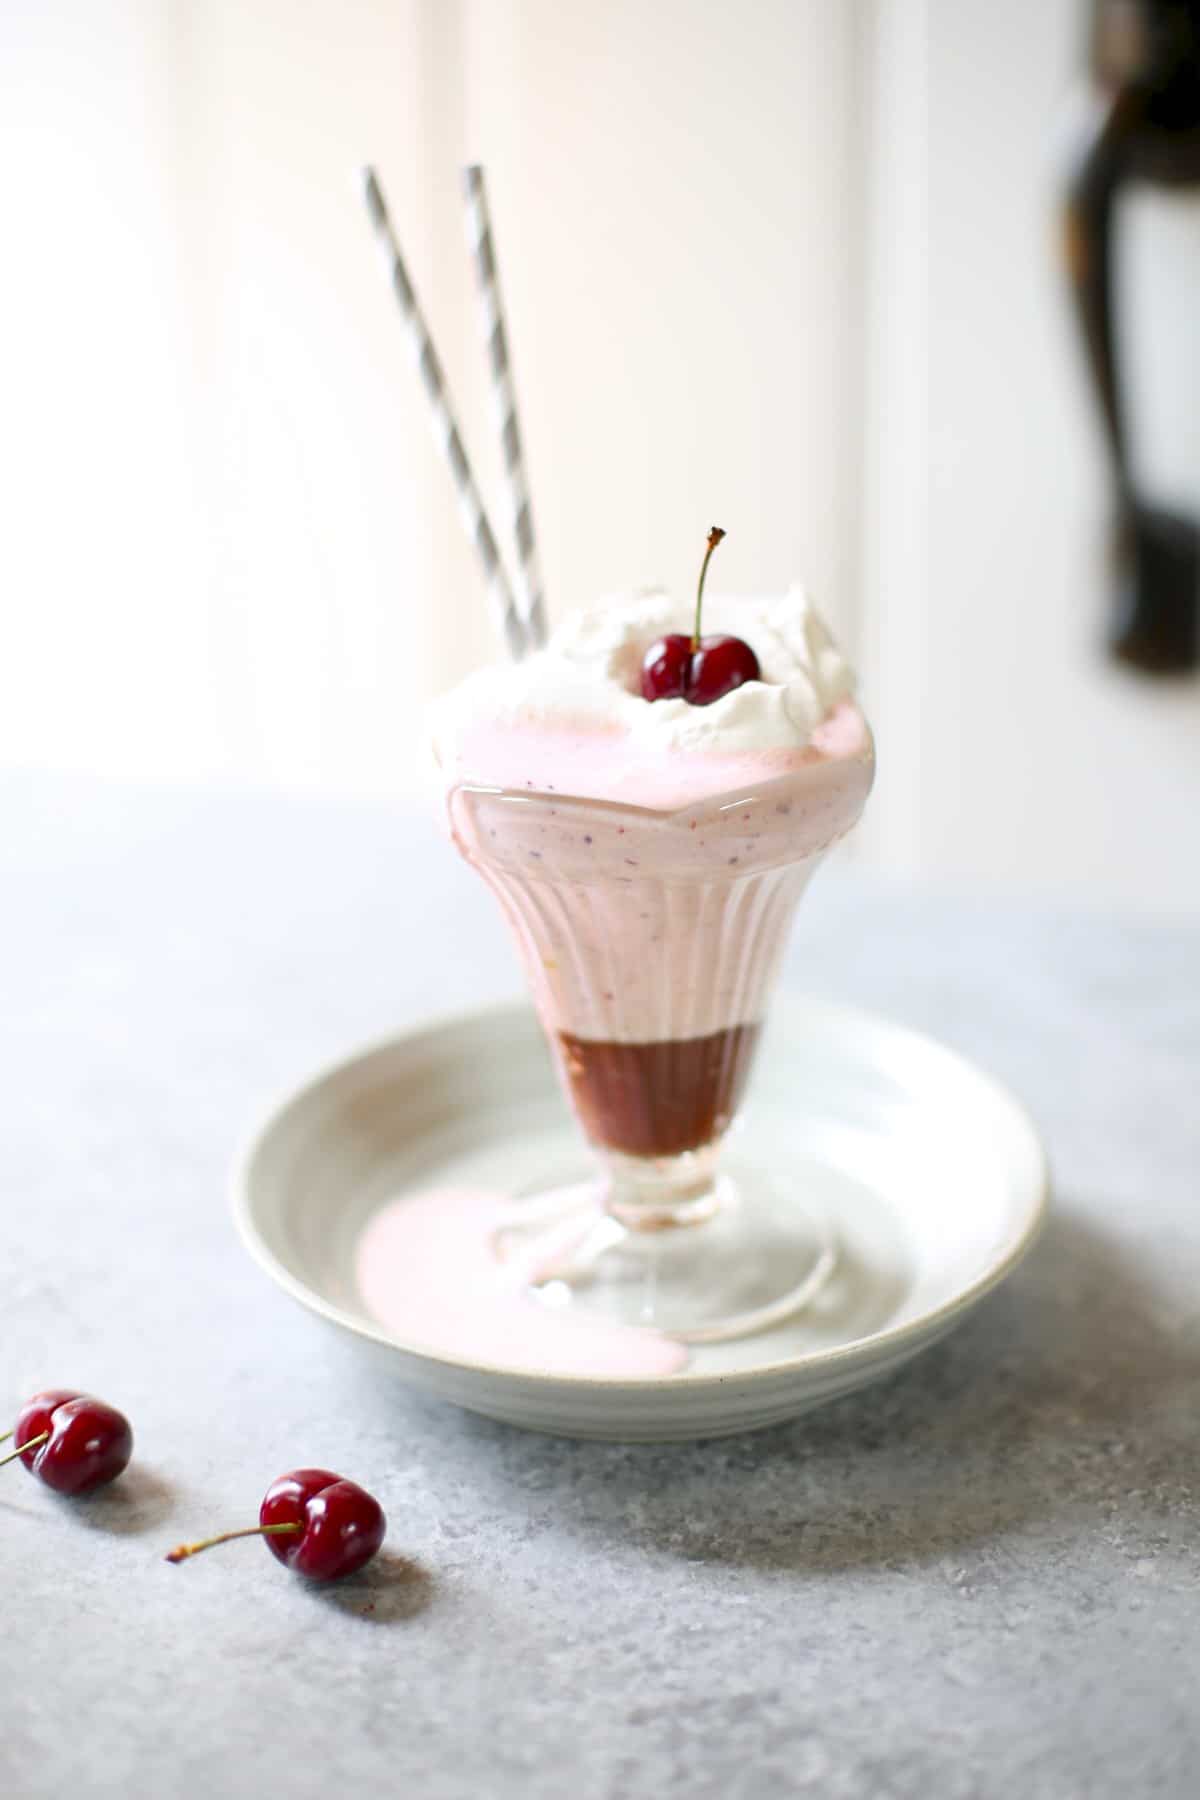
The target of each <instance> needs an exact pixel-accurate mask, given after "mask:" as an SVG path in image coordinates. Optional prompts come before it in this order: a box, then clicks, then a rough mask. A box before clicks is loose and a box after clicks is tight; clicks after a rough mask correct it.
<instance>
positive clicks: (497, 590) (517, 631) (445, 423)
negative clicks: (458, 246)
mask: <svg viewBox="0 0 1200 1800" xmlns="http://www.w3.org/2000/svg"><path fill="white" fill-rule="evenodd" d="M362 180H363V196H364V198H365V200H366V203H367V212H368V214H369V215H370V219H371V224H372V225H373V226H374V228H375V234H376V236H377V237H378V239H379V244H380V248H381V250H382V252H383V255H384V259H385V261H386V263H387V267H388V274H389V277H390V279H391V284H392V292H393V293H394V294H395V296H396V301H397V304H398V305H399V307H400V313H401V316H402V318H403V319H404V322H405V324H406V325H407V327H408V334H409V339H410V342H411V344H412V349H413V354H414V355H415V357H416V359H417V366H418V368H419V369H420V372H421V380H422V381H423V382H424V384H425V393H426V396H427V397H428V400H429V414H430V422H431V424H432V426H433V435H434V437H435V439H436V440H437V443H438V445H439V447H440V448H441V451H442V453H443V455H444V456H445V458H446V461H447V463H448V464H449V467H450V473H451V475H452V477H453V479H454V486H455V491H456V492H457V495H458V506H459V511H460V512H461V514H462V518H463V523H464V524H465V525H466V528H467V532H468V535H469V536H470V539H471V542H472V543H473V544H474V545H475V548H476V550H477V551H478V553H479V559H480V561H481V562H482V564H483V571H484V575H485V577H486V579H487V584H488V597H489V599H490V601H491V603H492V609H493V611H494V613H495V615H496V623H497V625H498V626H499V629H500V631H501V633H502V635H503V638H504V641H505V643H506V645H507V646H508V650H509V653H510V655H512V656H515V657H521V656H524V654H525V652H526V650H527V649H528V648H529V640H528V637H527V635H526V631H525V626H524V624H523V623H522V620H521V617H520V615H519V613H518V611H517V605H516V601H515V600H514V598H513V591H512V587H511V585H510V583H509V579H508V574H507V572H506V570H505V567H504V563H503V561H502V560H501V556H500V552H499V550H498V548H497V546H496V539H495V537H494V535H493V533H492V528H491V525H490V524H489V523H488V516H487V513H486V512H485V511H484V506H483V499H482V497H481V495H480V492H479V488H478V486H477V485H476V482H475V477H474V475H473V474H472V473H471V465H470V463H469V462H468V461H467V453H466V451H465V450H464V448H463V441H462V435H461V433H460V432H459V429H458V425H457V423H456V421H455V418H454V412H453V409H452V408H451V405H450V396H449V394H448V392H447V390H446V377H445V375H444V374H443V372H442V365H441V362H440V360H439V358H438V353H437V351H436V350H435V349H434V347H433V339H432V338H431V337H430V335H429V327H428V326H427V325H426V323H425V317H424V314H423V313H422V311H421V308H420V305H419V304H418V301H417V296H416V294H415V292H414V291H413V284H412V282H411V280H410V279H409V274H408V270H407V268H406V267H405V264H404V258H403V256H402V255H401V253H400V246H399V244H398V243H397V242H396V234H395V232H394V231H393V229H392V222H391V219H390V218H389V217H388V209H387V203H386V201H385V200H384V197H383V189H382V188H381V187H380V185H379V178H378V176H377V175H376V173H375V171H374V169H372V168H366V169H364V170H363V175H362Z"/></svg>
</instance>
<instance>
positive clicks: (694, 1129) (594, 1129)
mask: <svg viewBox="0 0 1200 1800" xmlns="http://www.w3.org/2000/svg"><path fill="white" fill-rule="evenodd" d="M758 1036H759V1027H758V1026H757V1025H731V1026H728V1027H726V1029H724V1030H723V1031H714V1032H710V1033H709V1035H708V1036H707V1037H695V1038H674V1039H670V1038H668V1039H665V1040H664V1041H662V1042H659V1043H652V1044H619V1043H599V1042H596V1041H595V1040H594V1039H591V1038H580V1037H574V1036H572V1034H571V1033H570V1032H569V1031H560V1032H559V1033H558V1042H559V1049H560V1054H561V1060H562V1067H563V1072H564V1074H565V1076H566V1081H567V1085H568V1088H569V1090H570V1094H571V1098H572V1100H573V1102H574V1105H575V1110H576V1112H577V1114H578V1116H579V1119H580V1122H581V1123H582V1125H583V1128H584V1130H585V1131H586V1132H587V1135H588V1136H589V1137H590V1138H591V1139H592V1141H593V1143H596V1144H602V1145H605V1146H607V1148H608V1149H610V1150H622V1151H624V1152H625V1153H626V1154H627V1155H629V1156H676V1155H678V1154H679V1153H680V1152H681V1151H683V1150H697V1149H699V1148H700V1147H701V1145H704V1144H709V1143H711V1142H712V1141H713V1139H714V1138H717V1137H719V1136H720V1135H721V1133H722V1132H723V1131H724V1130H725V1129H726V1127H727V1126H728V1124H729V1122H730V1120H731V1119H732V1118H733V1115H734V1114H735V1113H736V1111H737V1109H738V1106H739V1104H740V1102H741V1098H742V1093H743V1091H744V1089H745V1085H746V1079H747V1076H748V1075H749V1073H750V1065H751V1063H752V1062H753V1060H754V1052H755V1049H756V1048H757V1045H758Z"/></svg>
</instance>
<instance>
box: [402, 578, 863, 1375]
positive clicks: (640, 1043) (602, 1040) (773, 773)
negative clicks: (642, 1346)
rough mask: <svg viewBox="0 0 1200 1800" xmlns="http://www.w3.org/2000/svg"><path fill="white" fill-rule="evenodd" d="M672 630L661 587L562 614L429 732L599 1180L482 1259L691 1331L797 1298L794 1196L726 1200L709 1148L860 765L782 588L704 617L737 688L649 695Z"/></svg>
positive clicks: (459, 831)
mask: <svg viewBox="0 0 1200 1800" xmlns="http://www.w3.org/2000/svg"><path fill="white" fill-rule="evenodd" d="M687 622H688V621H687V616H686V611H685V609H683V608H680V607H678V606H677V605H674V604H673V603H672V602H671V601H670V600H669V599H667V598H666V597H665V596H663V595H651V596H648V597H643V598H639V599H636V600H632V601H625V602H620V603H615V604H612V605H610V606H608V607H605V608H600V609H596V610H594V611H589V612H585V613H582V614H579V615H577V616H576V617H575V618H574V619H572V620H570V621H568V622H567V623H566V624H565V625H564V626H563V627H562V628H561V629H560V630H559V631H558V632H557V633H556V634H555V635H554V636H553V638H552V639H551V641H550V643H549V645H548V646H547V647H546V648H545V649H544V650H542V651H539V652H538V653H537V654H535V655H533V656H531V657H529V658H527V659H526V660H525V661H523V662H521V663H518V664H515V665H511V666H508V667H504V668H494V669H486V670H482V671H480V672H479V673H478V674H476V675H474V676H471V677H469V678H468V679H467V681H465V682H464V683H462V684H461V685H460V687H459V688H457V689H456V690H455V691H454V692H453V693H452V694H451V695H449V696H448V697H447V698H446V699H445V700H444V701H442V702H441V703H440V705H439V707H438V709H437V712H436V714H435V724H434V732H435V747H436V751H437V756H438V760H439V763H440V766H441V771H442V775H443V777H444V780H445V784H446V790H447V804H448V810H449V819H450V826H451V830H452V833H453V837H454V841H455V843H456V845H457V846H458V848H459V850H460V851H461V853H462V855H463V856H464V857H465V858H466V860H467V861H468V862H469V863H470V864H471V865H472V866H473V867H474V868H476V869H477V870H478V871H479V873H480V874H481V875H482V876H483V878H484V880H485V881H486V882H487V883H488V885H489V887H490V888H491V889H492V891H493V892H494V893H495V895H496V897H497V899H498V900H499V902H500V905H501V907H502V908H503V910H504V913H505V916H506V918H507V919H508V922H509V925H510V927H511V929H512V932H513V935H514V937H515V940H516V943H517V947H518V950H519V952H520V955H521V959H522V962H523V964H524V968H525V973H526V976H527V978H528V981H529V985H530V989H531V992H532V995H533V998H534V1003H535V1005H536V1007H537V1010H538V1014H539V1017H540V1019H541V1021H542V1024H543V1026H544V1028H545V1030H546V1034H547V1037H548V1039H549V1042H550V1044H551V1047H552V1049H553V1051H554V1054H555V1058H556V1061H557V1065H558V1068H559V1071H560V1075H561V1078H562V1081H563V1086H564V1089H565V1092H566V1094H567V1097H568V1099H569V1101H570V1102H571V1105H572V1107H573V1109H574V1111H575V1113H576V1116H577V1118H578V1120H579V1122H580V1124H581V1126H582V1128H583V1131H584V1133H585V1134H586V1136H587V1137H588V1139H589V1140H590V1141H591V1143H592V1145H593V1146H594V1147H595V1149H596V1150H597V1151H598V1152H599V1153H600V1156H601V1158H602V1161H603V1164H604V1171H605V1173H604V1177H603V1179H602V1180H601V1181H599V1182H594V1181H593V1182H592V1183H590V1184H589V1183H584V1184H581V1186H580V1188H579V1189H578V1190H573V1191H572V1192H570V1193H568V1194H566V1195H564V1196H562V1197H561V1203H556V1202H554V1201H551V1202H549V1203H547V1202H545V1201H544V1200H543V1201H542V1202H539V1203H537V1204H533V1203H531V1205H530V1209H529V1222H528V1224H525V1223H522V1222H521V1220H520V1219H518V1220H517V1221H516V1223H515V1224H514V1226H513V1228H512V1231H511V1232H510V1233H506V1234H503V1237H502V1241H500V1242H499V1243H498V1246H497V1249H498V1251H499V1253H501V1254H504V1255H509V1256H519V1257H521V1258H523V1259H525V1260H526V1261H527V1262H528V1265H529V1271H530V1277H529V1278H530V1282H531V1285H532V1286H533V1288H534V1289H535V1291H539V1292H541V1293H542V1294H543V1295H544V1296H545V1297H547V1298H550V1299H552V1300H554V1302H555V1303H557V1304H562V1303H564V1301H566V1302H569V1303H575V1304H581V1305H586V1306H589V1307H599V1308H601V1309H603V1310H606V1311H608V1312H609V1313H610V1314H613V1315H615V1316H617V1317H620V1318H622V1319H624V1320H626V1321H631V1322H637V1323H641V1324H653V1325H655V1326H657V1327H658V1328H659V1329H661V1330H664V1331H667V1332H671V1333H673V1334H674V1335H677V1336H679V1337H681V1338H683V1339H690V1340H692V1341H700V1340H703V1339H706V1338H717V1337H724V1336H732V1335H737V1334H738V1333H740V1332H742V1331H745V1330H748V1329H755V1328H758V1327H761V1326H762V1325H763V1324H765V1323H767V1322H769V1321H773V1320H774V1319H776V1318H779V1317H781V1316H784V1315H785V1314H786V1313H787V1312H788V1311H790V1310H791V1309H792V1307H793V1306H794V1305H795V1304H798V1303H799V1301H798V1299H797V1296H799V1295H801V1294H802V1293H807V1292H808V1291H811V1281H812V1276H813V1270H814V1265H815V1263H816V1262H817V1261H818V1260H819V1256H818V1251H817V1249H816V1248H815V1239H814V1234H813V1231H812V1229H811V1227H810V1225H809V1223H808V1222H807V1221H805V1220H804V1218H803V1212H802V1208H799V1207H794V1208H793V1209H792V1211H791V1212H789V1202H788V1199H787V1196H786V1195H784V1196H782V1197H781V1196H780V1195H779V1194H778V1193H772V1194H771V1195H769V1196H765V1197H764V1196H762V1195H758V1196H756V1195H754V1194H752V1193H750V1192H749V1191H747V1190H746V1188H745V1186H744V1184H743V1185H741V1186H736V1187H735V1185H734V1184H733V1183H731V1182H730V1181H729V1180H728V1179H727V1178H725V1177H723V1176H722V1175H721V1174H720V1173H719V1170H718V1166H717V1153H718V1150H719V1147H720V1144H721V1140H722V1138H723V1137H724V1136H725V1133H726V1132H727V1130H728V1127H729V1125H730V1123H731V1121H732V1120H733V1117H734V1115H735V1114H736V1112H737V1109H738V1106H739V1103H740V1100H741V1097H742V1093H743V1090H744V1087H745V1084H746V1080H747V1078H748V1075H749V1073H750V1069H751V1065H752V1062H753V1058H754V1054H755V1050H756V1048H757V1044H758V1039H759V1032H760V1028H761V1025H762V1022H763V1020H764V1017H765V1015H766V1012H767V1008H768V1004H769V1001H770V996H771V991H772V988H773V985H774V981H775V976H776V972H777V969H778V965H779V961H780V958H781V955H782V952H783V949H784V945H785V941H786V937H787V932H788V928H789V926H790V923H791V918H792V914H793V912H794V910H795V907H796V904H797V902H798V900H799V898H800V896H801V894H802V893H803V891H804V889H805V887H806V885H807V883H808V881H809V879H810V877H811V876H812V874H813V872H814V870H815V869H816V867H817V865H818V863H819V862H820V860H821V858H822V857H823V856H824V854H825V853H826V851H827V850H829V849H830V847H831V846H832V845H833V844H835V843H836V842H838V840H839V839H840V838H842V837H843V836H845V834H846V833H847V832H848V831H849V830H850V829H851V828H852V827H853V825H854V824H855V823H856V821H857V819H858V817H859V815H860V813H861V811H862V807H863V804H864V802H865V800H866V797H867V794H868V792H869V790H870V786H871V781H872V776H873V771H874V755H873V746H872V741H871V736H870V732H869V730H868V728H867V725H866V722H865V720H864V719H863V716H862V714H861V712H860V711H859V709H858V707H857V706H856V704H855V702H854V699H853V676H852V674H851V671H850V670H849V668H848V666H847V664H846V663H845V661H844V659H843V658H842V657H841V655H840V653H839V652H838V650H837V649H836V647H835V645H834V644H833V642H832V640H831V638H830V637H829V634H828V632H827V631H826V629H825V627H824V626H823V624H822V623H821V621H820V619H819V618H818V616H817V615H816V613H815V612H814V610H813V608H812V607H811V605H810V604H809V603H808V601H807V598H806V596H805V595H804V593H803V592H802V591H801V590H799V589H793V590H792V591H791V592H790V593H788V594H787V595H785V596H783V597H781V598H778V599H774V600H765V601H741V602H738V601H724V602H721V601H716V602H713V603H712V604H711V606H710V607H709V610H708V615H707V617H706V619H705V624H706V625H715V626H716V627H717V628H718V629H719V630H721V631H724V632H728V633H734V634H736V637H737V638H738V639H739V640H743V641H744V644H747V645H749V646H750V647H751V649H752V650H753V652H754V658H753V659H752V661H751V666H756V667H757V677H756V678H754V679H747V680H743V681H742V682H741V684H740V685H738V686H736V687H734V688H732V689H730V690H729V691H727V692H725V693H723V694H721V695H720V697H718V698H716V699H715V700H713V701H712V702H711V703H704V704H696V703H694V702H693V701H690V700H689V699H688V698H686V697H685V696H676V697H672V698H665V699H656V700H653V701H650V700H647V699H646V698H644V697H643V693H642V691H641V679H642V678H641V671H642V668H643V664H644V663H645V662H646V661H647V653H648V652H651V653H652V646H654V645H655V644H656V643H657V642H658V641H659V640H661V639H662V638H663V636H664V634H669V633H672V632H677V633H682V632H683V631H684V630H685V629H686V625H687ZM668 641H670V640H668ZM680 641H682V639H681V640H680ZM708 641H709V640H708V639H706V640H705V642H706V643H707V642H708ZM789 1219H791V1220H793V1221H794V1222H795V1229H794V1230H792V1229H790V1227H789Z"/></svg>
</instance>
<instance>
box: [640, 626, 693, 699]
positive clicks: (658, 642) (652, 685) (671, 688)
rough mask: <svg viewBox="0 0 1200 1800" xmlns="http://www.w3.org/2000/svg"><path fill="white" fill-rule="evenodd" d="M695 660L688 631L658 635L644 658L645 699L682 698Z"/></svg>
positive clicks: (643, 682)
mask: <svg viewBox="0 0 1200 1800" xmlns="http://www.w3.org/2000/svg"><path fill="white" fill-rule="evenodd" d="M691 660H692V640H691V638H690V637H688V636H687V634H686V633H685V632H682V631H672V632H671V633H670V634H669V636H667V637H660V638H656V639H655V640H654V642H653V643H652V644H651V646H650V648H649V649H648V650H647V652H646V654H645V656H644V657H643V658H642V699H643V700H682V699H683V697H684V694H685V692H686V689H687V674H688V664H689V663H690V662H691Z"/></svg>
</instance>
